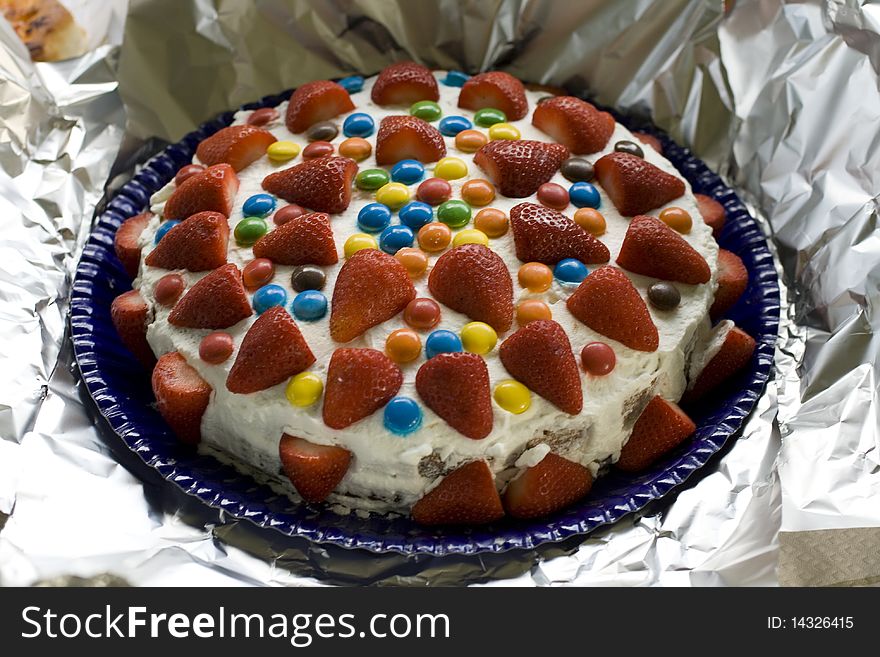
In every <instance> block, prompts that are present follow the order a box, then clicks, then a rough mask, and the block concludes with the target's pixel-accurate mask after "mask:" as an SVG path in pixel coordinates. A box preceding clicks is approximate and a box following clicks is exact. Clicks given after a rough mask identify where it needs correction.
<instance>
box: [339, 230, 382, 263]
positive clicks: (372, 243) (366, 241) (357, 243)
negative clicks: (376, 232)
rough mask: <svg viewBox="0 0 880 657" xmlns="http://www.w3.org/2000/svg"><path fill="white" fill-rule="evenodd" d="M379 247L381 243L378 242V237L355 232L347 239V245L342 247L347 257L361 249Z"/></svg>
mask: <svg viewBox="0 0 880 657" xmlns="http://www.w3.org/2000/svg"><path fill="white" fill-rule="evenodd" d="M378 248H379V245H378V244H377V243H376V238H375V237H373V236H372V235H367V234H366V233H355V234H354V235H352V236H351V237H349V238H348V239H347V240H345V246H344V247H342V249H343V251H344V252H345V257H346V258H350V257H351V256H353V255H354V254H355V253H357V252H358V251H360V250H361V249H378Z"/></svg>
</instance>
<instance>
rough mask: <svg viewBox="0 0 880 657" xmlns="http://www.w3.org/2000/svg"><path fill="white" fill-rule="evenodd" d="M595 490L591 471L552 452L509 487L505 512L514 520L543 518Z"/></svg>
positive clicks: (505, 494) (506, 492)
mask: <svg viewBox="0 0 880 657" xmlns="http://www.w3.org/2000/svg"><path fill="white" fill-rule="evenodd" d="M592 487H593V475H592V474H590V471H589V470H588V469H587V468H585V467H584V466H582V465H580V464H579V463H575V462H574V461H569V460H568V459H565V458H562V457H561V456H557V455H556V454H554V453H552V452H550V453H548V454H547V456H545V457H544V458H543V459H541V462H540V463H538V464H537V465H533V466H532V467H530V468H528V469H526V471H525V472H523V473H522V474H521V475H520V476H519V477H517V478H516V479H514V480H513V481H511V482H510V483H509V484H508V485H507V490H505V491H504V510H505V511H507V513H508V515H511V516H513V517H514V518H539V517H541V516H546V515H548V514H550V513H553V512H555V511H559V510H560V509H564V508H565V507H567V506H568V505H569V504H572V503H574V502H577V501H578V500H579V499H581V498H582V497H583V496H584V495H586V494H587V493H589V492H590V488H592Z"/></svg>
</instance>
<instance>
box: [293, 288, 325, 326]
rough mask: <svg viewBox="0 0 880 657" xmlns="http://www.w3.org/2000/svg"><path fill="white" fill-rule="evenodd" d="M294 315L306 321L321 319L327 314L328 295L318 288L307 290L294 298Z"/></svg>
mask: <svg viewBox="0 0 880 657" xmlns="http://www.w3.org/2000/svg"><path fill="white" fill-rule="evenodd" d="M290 309H291V310H292V311H293V316H294V317H296V318H297V319H301V320H304V321H314V320H316V319H321V318H322V317H323V316H324V315H326V314H327V297H325V296H324V295H323V294H322V293H321V292H318V291H317V290H305V291H304V292H300V293H299V294H297V295H296V296H295V297H294V298H293V303H292V304H291V305H290Z"/></svg>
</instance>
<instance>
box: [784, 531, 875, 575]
mask: <svg viewBox="0 0 880 657" xmlns="http://www.w3.org/2000/svg"><path fill="white" fill-rule="evenodd" d="M779 548H780V549H779V583H780V584H781V585H782V586H870V585H875V586H876V585H880V527H857V528H852V529H822V530H816V531H807V532H780V534H779Z"/></svg>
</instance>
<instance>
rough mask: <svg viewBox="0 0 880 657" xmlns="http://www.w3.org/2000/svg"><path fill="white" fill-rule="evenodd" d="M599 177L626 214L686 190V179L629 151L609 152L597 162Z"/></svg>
mask: <svg viewBox="0 0 880 657" xmlns="http://www.w3.org/2000/svg"><path fill="white" fill-rule="evenodd" d="M593 168H594V170H595V172H596V179H597V180H598V181H599V184H600V185H602V187H603V188H604V189H605V193H606V194H608V196H609V197H610V198H611V202H612V203H614V207H616V208H617V209H618V211H619V212H620V214H622V215H623V216H624V217H634V216H636V215H637V214H644V213H645V212H648V211H649V210H653V209H654V208H659V207H660V206H661V205H665V204H667V203H669V201H672V200H673V199H677V198H678V197H679V196H681V195H682V194H684V192H685V186H684V182H683V181H682V180H681V179H680V178H677V177H676V176H673V175H671V174H668V173H666V172H665V171H662V170H661V169H658V168H657V167H655V166H654V165H653V164H651V163H650V162H647V161H646V160H643V159H642V158H640V157H637V156H635V155H630V154H629V153H618V152H614V153H609V154H608V155H604V156H603V157H600V158H599V159H598V160H597V161H596V163H595V164H594V165H593Z"/></svg>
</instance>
